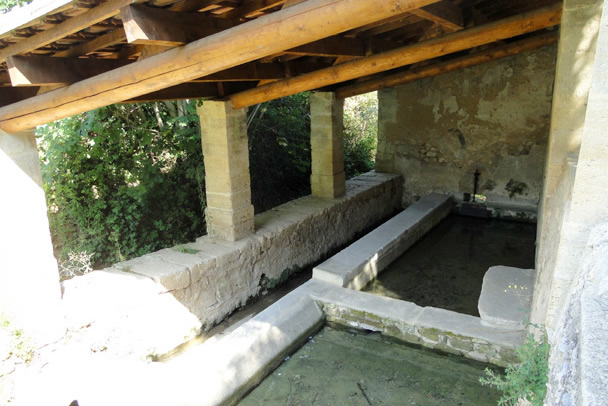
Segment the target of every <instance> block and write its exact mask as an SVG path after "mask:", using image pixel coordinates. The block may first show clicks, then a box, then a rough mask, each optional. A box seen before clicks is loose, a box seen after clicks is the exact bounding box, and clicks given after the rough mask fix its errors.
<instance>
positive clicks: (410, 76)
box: [335, 32, 557, 98]
mask: <svg viewBox="0 0 608 406" xmlns="http://www.w3.org/2000/svg"><path fill="white" fill-rule="evenodd" d="M555 42H557V33H555V32H548V33H545V34H542V35H537V36H534V37H531V38H526V39H522V40H519V41H515V42H513V43H510V44H508V45H502V46H499V47H496V48H492V49H488V50H485V51H481V52H477V53H474V54H471V55H467V56H463V57H460V58H456V59H452V60H449V61H446V62H440V63H434V64H431V65H427V66H423V67H420V68H416V69H411V70H408V71H405V72H399V73H394V74H391V75H386V76H383V77H379V78H374V79H370V80H366V81H363V82H360V83H355V84H353V85H350V86H344V87H341V88H339V89H337V90H336V92H335V93H336V97H339V98H346V97H351V96H356V95H358V94H363V93H368V92H373V91H375V90H380V89H385V88H387V87H393V86H398V85H402V84H404V83H409V82H413V81H415V80H420V79H425V78H429V77H433V76H437V75H441V74H444V73H448V72H453V71H455V70H459V69H464V68H468V67H471V66H476V65H481V64H483V63H486V62H490V61H494V60H496V59H500V58H505V57H507V56H511V55H516V54H519V53H521V52H526V51H530V50H533V49H536V48H540V47H544V46H547V45H551V44H554V43H555Z"/></svg>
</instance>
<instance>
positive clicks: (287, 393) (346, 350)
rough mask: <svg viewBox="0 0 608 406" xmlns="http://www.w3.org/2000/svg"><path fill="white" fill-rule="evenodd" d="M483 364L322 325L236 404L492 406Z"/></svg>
mask: <svg viewBox="0 0 608 406" xmlns="http://www.w3.org/2000/svg"><path fill="white" fill-rule="evenodd" d="M484 368H485V365H484V364H481V363H477V362H474V361H469V360H467V359H464V358H462V357H458V356H453V355H449V354H445V355H444V354H439V353H436V352H432V351H429V350H426V349H422V348H418V347H413V346H409V345H406V344H401V343H398V342H395V341H393V340H390V339H388V338H386V337H383V336H381V335H379V334H377V333H367V334H366V333H365V332H351V331H345V330H341V329H340V330H338V329H335V328H332V327H328V326H326V327H324V328H323V329H322V330H321V331H320V332H319V333H318V334H317V335H315V336H314V337H313V338H311V339H309V340H308V342H307V343H306V344H305V345H304V346H303V347H301V348H300V349H299V350H298V351H297V352H296V353H295V354H293V355H292V356H291V357H289V359H288V360H286V361H285V362H283V363H282V364H281V365H280V366H279V367H278V368H277V369H276V370H275V371H274V372H272V374H270V375H269V376H268V377H267V378H266V379H265V380H264V381H263V382H262V383H261V384H260V385H259V386H258V387H256V388H255V389H254V390H253V391H252V392H251V393H250V394H249V395H247V396H246V397H245V398H244V399H243V400H242V401H241V402H240V403H239V406H249V405H251V406H254V405H255V406H258V405H264V406H273V405H277V406H278V405H281V406H296V405H301V406H304V405H306V406H350V405H363V406H370V405H372V406H377V405H412V406H413V405H450V406H456V405H496V404H497V401H498V399H499V397H500V394H499V393H498V392H497V391H495V390H494V389H492V388H488V387H485V386H481V385H480V384H479V383H478V378H479V376H481V375H482V374H483V369H484Z"/></svg>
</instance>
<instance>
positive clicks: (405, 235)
mask: <svg viewBox="0 0 608 406" xmlns="http://www.w3.org/2000/svg"><path fill="white" fill-rule="evenodd" d="M361 181H363V182H365V181H369V178H365V177H364V178H363V179H362V180H361ZM451 210H452V197H451V196H448V195H440V194H437V193H432V194H430V195H428V196H426V197H424V198H422V199H420V200H419V201H418V202H416V203H414V204H413V205H411V206H410V207H408V208H407V209H406V210H404V211H403V212H401V213H400V214H398V215H396V216H395V217H393V218H391V219H390V220H388V221H387V222H386V223H384V224H382V225H381V226H380V227H378V228H376V229H375V230H373V231H372V232H370V233H369V234H367V235H366V236H364V237H362V238H361V239H359V240H357V241H356V242H354V243H353V244H351V245H350V246H348V247H347V248H345V249H344V250H342V251H340V252H339V253H337V254H336V255H334V256H333V257H331V258H330V259H328V260H327V261H325V262H323V263H322V264H320V265H317V266H316V267H315V268H314V269H313V278H314V279H318V280H322V281H325V282H328V283H332V284H334V285H337V286H342V287H349V288H353V289H361V288H362V287H363V286H365V285H366V284H367V283H368V282H369V281H371V280H372V279H374V278H375V277H376V276H377V275H378V273H380V272H381V271H382V270H383V269H384V268H385V267H386V266H388V265H389V264H390V263H391V262H393V261H394V260H395V259H396V258H397V257H398V256H399V255H401V254H402V253H403V252H404V251H405V250H407V249H408V248H409V247H411V246H412V245H413V244H414V243H415V242H416V241H418V240H419V239H420V237H422V236H423V235H424V234H425V233H426V232H428V231H429V230H430V229H431V228H433V227H434V226H435V225H436V224H437V223H438V222H439V221H441V220H442V219H443V218H444V217H446V216H447V215H448V214H449V213H450V211H451Z"/></svg>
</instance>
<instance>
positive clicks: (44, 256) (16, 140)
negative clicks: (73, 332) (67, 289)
mask: <svg viewBox="0 0 608 406" xmlns="http://www.w3.org/2000/svg"><path fill="white" fill-rule="evenodd" d="M1 313H4V316H5V317H8V318H10V319H12V323H14V325H13V327H17V328H21V329H23V330H24V331H25V333H26V335H27V336H29V338H30V339H32V340H33V342H34V344H35V345H40V344H48V343H49V342H52V341H55V340H57V339H58V338H59V337H61V335H62V334H63V333H64V332H65V324H64V320H63V312H62V309H61V302H60V291H59V274H58V272H57V261H56V260H55V257H54V256H53V247H52V244H51V233H50V231H49V221H48V218H47V214H46V200H45V197H44V190H43V189H42V177H41V175H40V165H39V163H38V148H37V147H36V138H35V136H34V131H33V130H29V131H23V132H21V133H18V134H8V133H5V132H3V131H1V130H0V314H1ZM0 332H1V331H0ZM2 355H3V354H0V359H2Z"/></svg>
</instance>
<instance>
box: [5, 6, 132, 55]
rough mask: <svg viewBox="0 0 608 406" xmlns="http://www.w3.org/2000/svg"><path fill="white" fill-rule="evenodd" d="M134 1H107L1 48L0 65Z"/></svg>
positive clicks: (110, 14) (112, 13)
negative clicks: (10, 58)
mask: <svg viewBox="0 0 608 406" xmlns="http://www.w3.org/2000/svg"><path fill="white" fill-rule="evenodd" d="M136 1H138V0H109V1H107V2H105V3H102V4H100V5H99V6H97V7H94V8H92V9H90V10H88V11H87V12H85V13H83V14H80V15H78V16H76V17H72V18H70V19H69V20H66V21H64V22H62V23H60V24H57V25H56V26H54V27H52V28H49V29H48V30H46V31H43V32H40V33H38V34H36V35H33V36H31V37H28V38H27V39H24V40H23V41H20V42H17V43H15V44H13V45H11V46H8V47H6V48H2V49H0V63H2V62H5V61H6V58H8V57H9V56H12V55H19V54H23V53H27V52H31V51H33V50H34V49H37V48H40V47H42V46H44V45H48V44H50V43H53V42H55V41H57V40H59V39H61V38H64V37H66V36H68V35H71V34H74V33H75V32H78V31H80V30H83V29H85V28H87V27H89V26H91V25H93V24H96V23H98V22H100V21H103V20H106V19H108V18H110V17H113V16H115V15H117V14H118V13H119V10H120V8H121V7H124V6H127V5H129V4H132V3H135V2H136Z"/></svg>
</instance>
